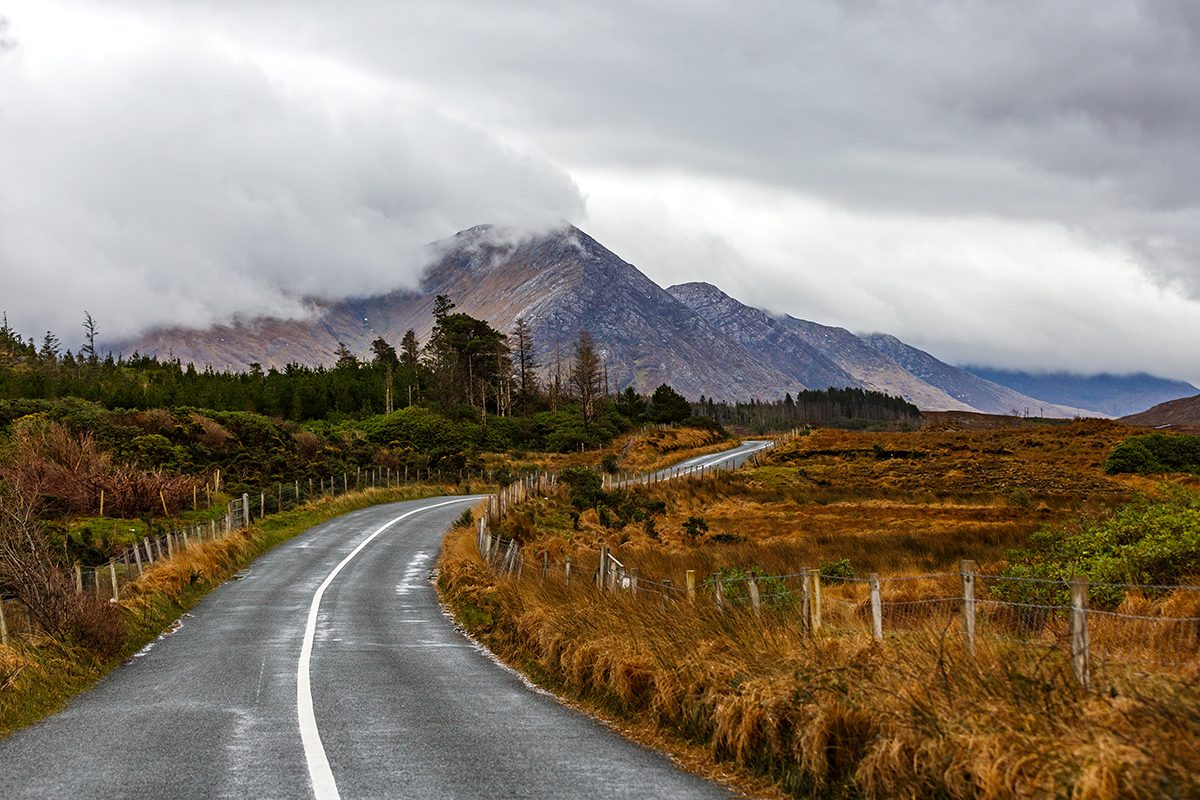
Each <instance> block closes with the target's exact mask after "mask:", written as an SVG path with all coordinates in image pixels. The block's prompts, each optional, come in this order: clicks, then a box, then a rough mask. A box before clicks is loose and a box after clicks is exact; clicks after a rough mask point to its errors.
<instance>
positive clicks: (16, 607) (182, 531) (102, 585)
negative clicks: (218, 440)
mask: <svg viewBox="0 0 1200 800" xmlns="http://www.w3.org/2000/svg"><path fill="white" fill-rule="evenodd" d="M468 477H469V478H474V477H475V474H474V473H472V474H470V475H467V474H465V473H464V472H463V471H455V472H453V473H446V472H440V471H438V470H437V469H420V470H418V469H416V468H413V469H412V470H411V471H410V470H409V469H408V468H407V467H405V468H402V469H393V468H391V467H381V466H376V465H369V466H365V467H356V468H355V469H354V471H349V470H346V471H343V472H342V473H341V474H331V475H329V476H328V477H326V476H320V477H317V478H315V479H314V478H306V479H305V480H293V481H290V482H277V483H275V484H274V485H272V486H271V487H270V488H263V489H260V490H259V491H255V492H242V493H241V495H240V496H238V497H234V498H233V499H231V500H229V501H228V502H226V503H225V506H224V508H223V509H221V508H220V507H219V506H218V507H210V508H209V509H208V511H207V512H205V514H204V516H205V517H206V518H205V519H203V520H197V521H194V522H191V523H189V524H186V525H181V526H178V527H175V528H173V529H171V530H169V531H166V532H162V533H156V534H152V535H146V536H143V537H141V539H140V540H139V541H134V542H132V543H130V544H129V545H128V546H127V547H125V548H124V549H123V550H121V551H120V552H118V553H117V554H116V555H114V556H113V557H111V558H110V559H108V560H107V561H105V562H103V563H96V564H83V563H80V562H76V563H75V564H74V565H73V572H74V580H75V591H76V592H77V593H79V594H84V593H87V594H90V595H94V596H95V597H96V599H98V600H100V601H110V602H116V601H117V600H119V599H120V598H121V595H122V592H123V591H124V589H125V587H126V586H127V585H128V584H129V583H130V582H132V581H135V580H137V579H138V578H139V577H141V576H142V575H143V574H144V573H145V571H146V570H147V569H149V568H150V566H151V565H153V564H156V563H159V562H161V561H163V560H165V559H170V558H173V557H174V556H175V555H176V554H178V553H182V552H184V551H186V550H188V549H191V548H193V547H195V546H197V545H199V544H201V543H203V542H207V541H212V540H215V539H220V538H222V537H225V536H229V535H231V534H234V533H237V532H239V531H243V530H245V529H247V528H249V527H250V526H251V524H252V523H253V522H254V521H256V520H261V519H262V518H264V517H268V516H270V515H272V514H278V513H280V512H283V511H290V510H293V509H295V508H299V507H300V506H302V505H304V504H305V503H309V502H312V501H314V500H318V499H320V498H322V497H334V496H338V495H343V494H347V493H349V492H355V491H362V490H365V489H371V488H382V489H392V488H399V487H400V486H403V485H406V484H409V483H418V482H431V481H440V480H446V481H453V480H455V479H456V478H457V479H458V480H459V481H462V480H463V479H464V478H468ZM478 477H479V478H480V479H481V480H486V479H487V478H488V476H487V475H486V473H484V472H480V473H478ZM221 480H222V479H221V476H220V472H219V471H218V472H216V473H215V474H214V476H213V477H212V479H211V482H210V484H209V486H208V487H207V490H206V492H205V495H206V496H207V497H210V498H211V497H212V496H214V495H217V494H221V493H223V492H225V491H227V489H226V487H224V486H223V485H222V483H221ZM164 503H165V501H164ZM197 506H198V503H197V502H196V501H194V507H193V510H194V511H198V508H197ZM101 509H103V505H101ZM37 632H38V631H37V625H36V623H35V614H34V613H33V612H32V610H31V609H29V608H26V607H25V605H24V604H23V603H21V602H20V601H19V600H18V599H16V598H14V597H5V596H2V595H0V643H2V644H6V645H7V644H8V643H9V640H10V638H12V637H20V638H25V639H30V638H33V637H34V636H35V635H36V634H37Z"/></svg>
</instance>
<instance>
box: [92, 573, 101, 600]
mask: <svg viewBox="0 0 1200 800" xmlns="http://www.w3.org/2000/svg"><path fill="white" fill-rule="evenodd" d="M92 586H93V588H95V590H96V599H97V600H99V599H100V568H99V567H93V568H92Z"/></svg>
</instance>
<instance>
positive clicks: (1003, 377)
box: [963, 366, 1200, 417]
mask: <svg viewBox="0 0 1200 800" xmlns="http://www.w3.org/2000/svg"><path fill="white" fill-rule="evenodd" d="M963 369H965V370H967V371H968V372H972V373H974V374H976V375H978V376H979V377H981V378H985V379H986V380H989V381H992V382H993V383H998V384H1000V385H1001V386H1007V387H1009V388H1011V389H1015V390H1017V391H1018V392H1022V393H1024V394H1027V395H1031V396H1033V397H1040V398H1042V399H1044V400H1047V401H1049V402H1051V403H1057V404H1059V405H1061V406H1066V407H1067V408H1080V409H1084V410H1085V411H1086V410H1087V409H1091V410H1093V411H1099V412H1102V413H1104V414H1107V415H1110V416H1113V417H1124V416H1126V415H1128V414H1135V413H1137V412H1139V411H1143V410H1145V409H1148V408H1150V407H1151V406H1154V405H1157V404H1159V403H1164V402H1166V401H1168V400H1178V399H1179V398H1181V397H1191V396H1192V395H1194V394H1196V393H1197V392H1200V389H1198V388H1196V387H1195V386H1192V385H1191V384H1190V383H1187V382H1186V381H1176V380H1168V379H1166V378H1158V377H1155V376H1153V375H1148V374H1146V373H1144V372H1139V373H1137V374H1134V375H1110V374H1107V373H1104V374H1100V375H1076V374H1072V373H1068V372H1019V371H1013V370H1001V369H991V368H988V367H970V366H966V367H963Z"/></svg>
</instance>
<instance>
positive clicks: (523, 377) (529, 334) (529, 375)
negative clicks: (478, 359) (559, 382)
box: [512, 317, 538, 414]
mask: <svg viewBox="0 0 1200 800" xmlns="http://www.w3.org/2000/svg"><path fill="white" fill-rule="evenodd" d="M512 335H513V340H514V342H515V343H516V348H515V349H514V351H513V355H514V356H515V361H516V364H515V366H516V368H517V407H518V409H519V410H520V412H521V413H522V414H528V413H529V411H530V409H531V407H532V406H533V404H534V403H535V401H536V400H537V394H538V379H537V368H538V363H537V353H536V352H535V351H534V346H533V327H532V326H531V325H530V324H529V323H528V322H526V321H525V318H524V317H517V319H516V322H514V323H513V333H512Z"/></svg>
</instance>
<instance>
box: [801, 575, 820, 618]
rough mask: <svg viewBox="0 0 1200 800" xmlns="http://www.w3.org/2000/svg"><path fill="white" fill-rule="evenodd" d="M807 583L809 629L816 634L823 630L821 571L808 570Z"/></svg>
mask: <svg viewBox="0 0 1200 800" xmlns="http://www.w3.org/2000/svg"><path fill="white" fill-rule="evenodd" d="M805 585H806V586H807V587H808V629H809V631H811V632H812V633H814V634H815V633H816V632H817V631H819V630H821V571H820V570H817V569H810V570H808V575H807V577H806V579H805Z"/></svg>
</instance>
